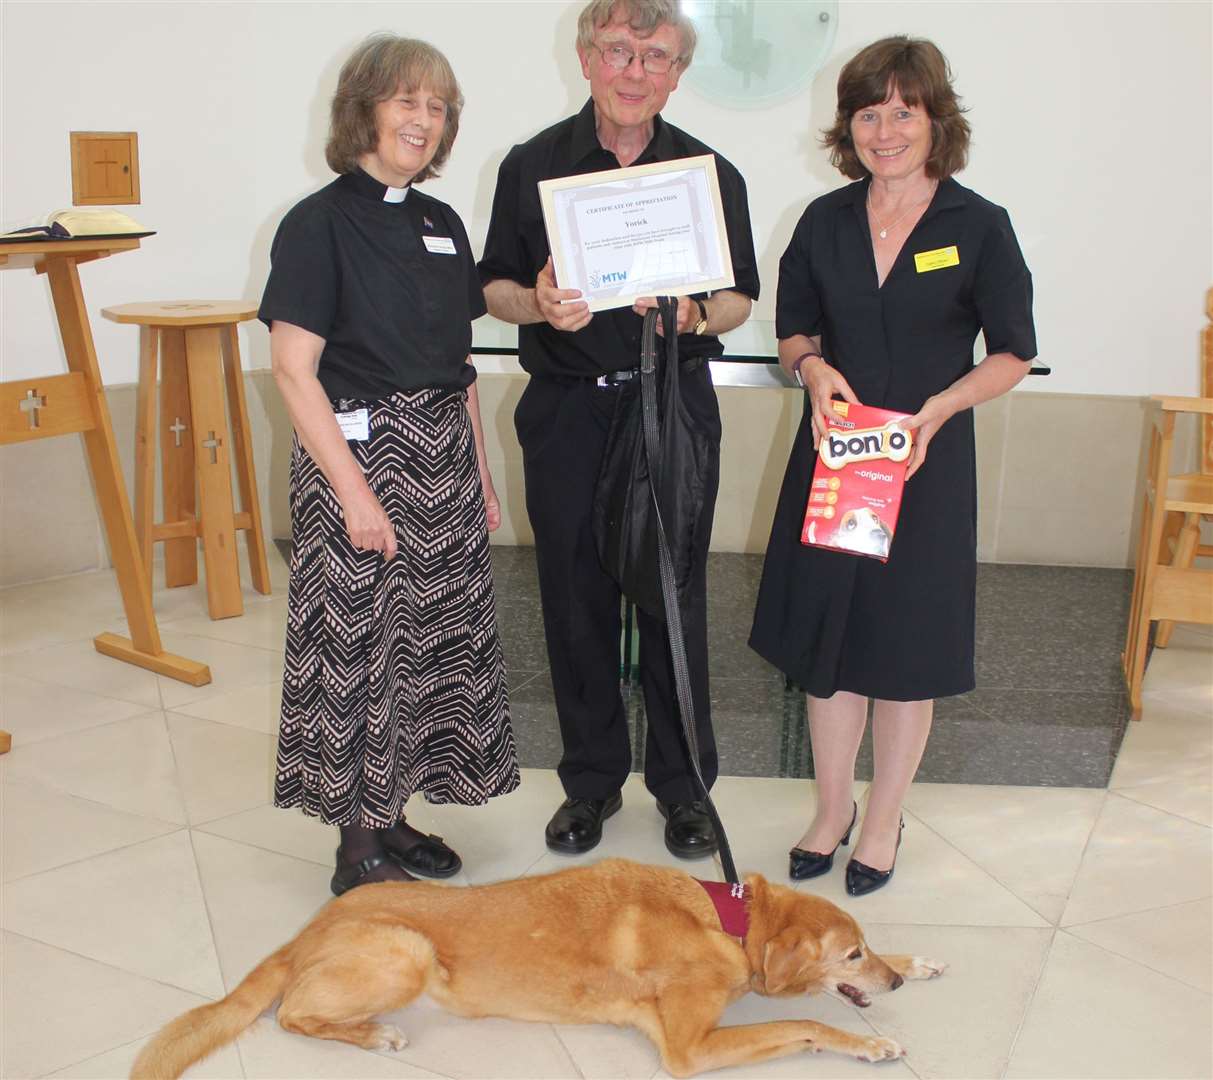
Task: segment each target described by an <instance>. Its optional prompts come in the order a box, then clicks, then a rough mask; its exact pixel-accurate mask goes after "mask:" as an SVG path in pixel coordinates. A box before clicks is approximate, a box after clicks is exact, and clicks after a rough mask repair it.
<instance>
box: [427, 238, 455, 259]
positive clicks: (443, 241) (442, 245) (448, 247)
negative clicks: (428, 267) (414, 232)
mask: <svg viewBox="0 0 1213 1080" xmlns="http://www.w3.org/2000/svg"><path fill="white" fill-rule="evenodd" d="M421 239H422V241H423V242H424V243H425V250H426V251H428V252H429V253H430V254H431V255H454V254H455V241H454V240H452V239H451V238H450V237H449V236H423V237H422V238H421Z"/></svg>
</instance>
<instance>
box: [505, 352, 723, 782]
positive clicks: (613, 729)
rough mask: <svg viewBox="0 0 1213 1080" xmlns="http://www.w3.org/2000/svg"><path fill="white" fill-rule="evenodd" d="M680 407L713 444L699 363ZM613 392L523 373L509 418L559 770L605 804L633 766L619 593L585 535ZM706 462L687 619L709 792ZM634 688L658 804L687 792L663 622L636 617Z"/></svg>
mask: <svg viewBox="0 0 1213 1080" xmlns="http://www.w3.org/2000/svg"><path fill="white" fill-rule="evenodd" d="M680 382H681V388H682V395H683V400H684V402H685V404H686V406H687V408H688V409H689V410H690V411H691V412H692V414H693V415H694V416H695V418H696V419H697V420H698V421H699V422H700V423H702V424H703V425H704V427H705V429H706V430H708V431H712V432H714V433H715V445H716V447H717V448H719V445H720V409H719V406H718V404H717V401H716V391H715V390H714V389H713V387H712V379H711V375H710V374H709V372H708V367H707V365H706V364H705V365H704V366H703V367H701V368H699V369H698V370H697V371H695V372H692V373H690V374H683V376H682V378H681V380H680ZM619 396H620V390H619V388H618V387H611V386H605V387H600V386H598V385H596V384H595V383H594V381H593V380H588V379H587V380H584V381H574V380H565V379H561V380H557V379H545V378H540V377H538V376H536V377H532V378H531V379H530V381H529V382H528V384H527V388H526V390H525V391H524V392H523V395H522V399H521V400H520V401H519V403H518V407H517V409H516V410H515V413H514V424H515V427H516V429H517V432H518V441H519V443H520V444H521V446H522V458H523V469H524V476H525V478H526V506H527V513H528V515H529V516H530V519H531V527H532V529H533V530H534V533H535V555H536V560H537V562H538V564H539V596H540V602H541V604H542V606H543V622H544V632H545V635H546V637H547V649H548V660H549V663H550V665H551V669H552V687H553V690H554V692H555V698H556V713H557V716H558V718H559V721H560V737H561V740H562V743H563V754H562V756H561V760H560V766H559V768H558V770H557V771H558V773H559V776H560V780H561V783H562V784H563V785H564V789H565V792H566V793H567V794H568V795H570V796H572V797H574V798H583V799H604V798H607V797H609V796H610V795H612V794H614V793H615V792H616V791H618V790H619V789H620V787H621V786H622V785H623V782H624V781H625V780H626V779H627V775H628V772H629V770H630V768H631V763H632V751H631V744H630V739H629V735H628V726H627V718H626V716H625V715H624V708H623V698H622V696H621V694H620V690H619V662H620V651H619V639H620V633H621V613H620V606H621V597H620V592H619V587H618V585H616V584H615V581H614V580H613V579H612V578H611V577H610V576H609V575H608V574H607V572H606V571H605V570H604V569H603V568H602V564H601V563H600V562H599V559H598V551H597V548H596V547H595V544H594V536H593V530H592V527H591V520H592V510H593V504H594V487H595V484H596V483H597V480H598V472H599V468H600V466H601V462H602V455H603V452H604V450H605V448H606V439H607V433H608V431H609V430H610V425H611V417H612V415H613V413H614V410H615V406H616V403H617V401H618V400H619ZM719 479H720V474H719V459H718V457H716V458H714V459H713V461H712V465H711V468H710V475H709V477H708V482H707V484H706V499H705V507H704V514H703V517H702V520H701V521H700V523H699V527H698V529H697V532H696V535H695V538H694V572H693V574H692V579H691V585H690V588H689V589H688V591H687V603H686V609H685V611H684V624H683V626H684V631H685V634H686V646H687V660H688V664H689V667H690V673H691V693H692V697H693V700H694V703H695V721H696V735H697V737H698V742H699V751H700V761H699V765H700V769H701V771H702V772H703V778H704V780H705V781H706V782H707V784H708V786H709V787H710V786H711V785H712V784H713V783H714V781H715V779H716V772H717V757H716V740H715V738H714V736H713V734H712V722H711V713H710V709H711V703H710V698H709V692H708V642H707V553H708V542H709V540H710V539H711V532H712V515H713V511H714V510H715V505H716V491H717V488H718V486H719ZM637 623H638V627H639V631H640V667H641V686H642V688H643V691H644V703H645V713H646V718H647V722H648V737H647V742H646V744H645V768H644V778H645V785H646V786H647V787H648V789H649V791H650V792H652V794H653V795H654V796H655V797H656V798H658V799H661V800H662V801H663V802H686V801H689V800H690V799H692V798H694V797H695V796H696V790H695V787H694V781H693V779H692V778H691V775H690V772H689V765H688V760H689V759H688V754H687V748H686V739H685V737H684V735H683V733H682V721H681V718H680V713H679V709H678V699H677V694H676V691H675V688H674V670H673V665H672V663H671V660H670V643H669V638H668V636H667V634H666V631H665V626H664V625H663V624H662V623H660V622H659V621H657V620H656V619H654V618H652V617H651V616H649V615H646V614H645V613H644V612H641V611H639V610H638V611H637Z"/></svg>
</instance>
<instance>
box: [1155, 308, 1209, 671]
mask: <svg viewBox="0 0 1213 1080" xmlns="http://www.w3.org/2000/svg"><path fill="white" fill-rule="evenodd" d="M1205 317H1206V318H1207V319H1208V320H1209V322H1208V323H1207V324H1206V325H1205V328H1204V330H1203V331H1202V332H1201V350H1200V352H1201V357H1200V395H1201V397H1206V398H1213V288H1211V289H1209V291H1208V292H1207V293H1205ZM1199 469H1200V473H1201V475H1202V476H1213V415H1208V414H1206V415H1205V416H1203V417H1202V418H1201V420H1200V466H1199ZM1205 520H1206V521H1208V520H1209V518H1208V516H1207V515H1206V517H1205ZM1200 521H1201V515H1200V514H1168V515H1167V527H1166V531H1165V533H1164V534H1163V535H1164V540H1163V553H1162V555H1163V558H1164V559H1167V557H1168V556H1170V560H1169V561H1170V563H1171V565H1172V566H1179V567H1183V568H1185V569H1186V568H1187V567H1190V566H1191V565H1192V562H1193V560H1194V559H1196V557H1197V556H1205V557H1210V556H1213V544H1202V543H1201V542H1200ZM1174 629H1175V622H1174V620H1173V619H1163V620H1162V621H1161V622H1159V624H1158V630H1157V631H1156V632H1155V634H1154V646H1155V648H1158V649H1165V648H1166V647H1167V646H1168V645H1169V644H1170V643H1171V631H1172V630H1174Z"/></svg>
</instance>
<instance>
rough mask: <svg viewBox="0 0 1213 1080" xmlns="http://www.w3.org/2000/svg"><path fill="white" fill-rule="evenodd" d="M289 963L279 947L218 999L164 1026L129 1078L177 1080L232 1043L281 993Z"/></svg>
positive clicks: (140, 1053) (285, 952)
mask: <svg viewBox="0 0 1213 1080" xmlns="http://www.w3.org/2000/svg"><path fill="white" fill-rule="evenodd" d="M289 968H290V961H289V959H288V958H287V950H286V949H285V948H282V949H279V950H278V951H277V952H276V953H274V955H273V956H269V957H267V958H266V959H264V960H262V961H261V963H260V964H258V965H257V966H256V967H255V968H253V970H252V971H250V972H249V973H248V975H247V976H245V978H244V981H243V982H241V983H240V985H239V986H237V987H236V989H235V990H233V991H232V992H231V993H230V994H228V996H227V997H225V998H224V999H223V1000H222V1001H216V1002H214V1003H212V1004H210V1005H200V1006H198V1008H196V1009H191V1010H190V1011H189V1012H187V1013H185V1014H183V1015H182V1016H179V1017H177V1019H176V1020H173V1021H172V1022H171V1023H169V1024H166V1025H165V1026H164V1027H162V1028H161V1029H160V1030H159V1031H158V1032H157V1033H156V1034H155V1035H154V1036H153V1037H152V1040H151V1042H149V1043H148V1044H147V1045H146V1046H145V1047H144V1048H143V1049H142V1050H141V1051H140V1052H139V1056H138V1057H137V1058H136V1059H135V1063H134V1065H132V1066H131V1080H176V1078H177V1077H179V1076H180V1075H181V1074H182V1073H183V1072H185V1070H186V1069H188V1068H189V1067H190V1066H191V1065H193V1064H194V1063H195V1062H198V1061H201V1060H202V1059H203V1058H204V1057H206V1056H207V1055H208V1054H211V1053H213V1052H214V1051H216V1050H218V1049H219V1047H221V1046H225V1045H226V1044H227V1043H230V1042H231V1041H232V1040H233V1039H234V1038H235V1037H236V1036H237V1035H239V1034H240V1032H242V1031H243V1030H244V1029H245V1028H246V1027H249V1026H250V1025H251V1024H252V1023H253V1021H254V1020H256V1019H257V1017H258V1016H260V1015H261V1014H262V1013H263V1012H264V1011H265V1010H266V1009H267V1008H269V1006H270V1005H271V1004H273V1002H274V1001H275V1000H276V999H277V998H278V997H279V995H280V994H281V993H282V988H283V987H284V986H285V985H286V977H287V972H288V969H289Z"/></svg>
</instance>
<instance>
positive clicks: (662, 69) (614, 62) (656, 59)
mask: <svg viewBox="0 0 1213 1080" xmlns="http://www.w3.org/2000/svg"><path fill="white" fill-rule="evenodd" d="M594 48H595V49H597V50H598V51H599V53H601V54H602V62H603V63H604V64H606V66H607V67H610V68H614V69H615V70H616V71H624V70H626V69H627V68H629V67H631V66H632V61H633V60H635V59H636V57H637V56H639V57H640V64H641V66H642V67H643V68H644V70H645V71H647V72H648V73H649V74H650V75H665V74H666V73H667V72H668V71H669V70H670V68H672V67H673V66H674V65H675V64H676V63H678V57H676V56H670V55H669V53H664V52H662V51H661V50H660V49H650V50H649V51H648V52H643V53H634V52H632V50H631V49H629V48H628V47H627V46H626V45H606V46H603V45H595V46H594Z"/></svg>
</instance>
